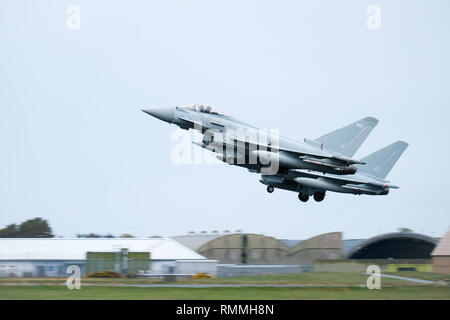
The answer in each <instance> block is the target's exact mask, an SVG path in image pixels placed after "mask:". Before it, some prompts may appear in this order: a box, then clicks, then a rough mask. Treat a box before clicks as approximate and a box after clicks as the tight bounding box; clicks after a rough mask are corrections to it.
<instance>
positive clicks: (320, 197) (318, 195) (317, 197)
mask: <svg viewBox="0 0 450 320" xmlns="http://www.w3.org/2000/svg"><path fill="white" fill-rule="evenodd" d="M323 199H325V193H322V192H316V193H314V200H316V201H317V202H320V201H322V200H323Z"/></svg>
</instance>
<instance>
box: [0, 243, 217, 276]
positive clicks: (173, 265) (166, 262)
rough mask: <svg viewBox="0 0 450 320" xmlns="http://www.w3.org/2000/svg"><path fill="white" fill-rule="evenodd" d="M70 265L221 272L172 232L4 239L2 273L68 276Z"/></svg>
mask: <svg viewBox="0 0 450 320" xmlns="http://www.w3.org/2000/svg"><path fill="white" fill-rule="evenodd" d="M70 265H77V266H79V267H80V269H81V273H82V275H85V274H86V273H91V272H98V271H107V270H108V271H116V272H119V273H122V274H136V273H142V272H143V273H153V274H167V273H169V274H195V273H198V272H207V273H211V274H215V272H216V261H212V260H208V259H207V258H205V257H204V256H202V255H200V254H198V253H197V252H195V251H193V250H191V249H189V248H187V247H185V246H183V245H182V244H180V243H178V242H176V241H175V240H172V239H170V238H74V239H68V238H45V239H44V238H37V239H36V238H33V239H31V238H29V239H17V238H14V239H6V238H4V239H0V276H4V277H5V276H6V277H14V276H18V277H35V276H37V277H66V276H67V274H66V270H67V267H68V266H70Z"/></svg>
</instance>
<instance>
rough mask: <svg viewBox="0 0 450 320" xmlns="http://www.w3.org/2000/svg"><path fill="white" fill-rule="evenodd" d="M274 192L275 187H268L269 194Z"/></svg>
mask: <svg viewBox="0 0 450 320" xmlns="http://www.w3.org/2000/svg"><path fill="white" fill-rule="evenodd" d="M274 190H275V188H274V187H272V186H267V192H268V193H272V192H273V191H274Z"/></svg>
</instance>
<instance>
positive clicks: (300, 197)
mask: <svg viewBox="0 0 450 320" xmlns="http://www.w3.org/2000/svg"><path fill="white" fill-rule="evenodd" d="M298 198H299V199H300V201H301V202H306V201H308V200H309V196H308V195H307V194H303V193H301V192H300V193H299V194H298Z"/></svg>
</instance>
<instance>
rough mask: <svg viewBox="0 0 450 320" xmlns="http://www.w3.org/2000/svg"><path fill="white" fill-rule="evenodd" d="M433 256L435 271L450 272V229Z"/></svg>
mask: <svg viewBox="0 0 450 320" xmlns="http://www.w3.org/2000/svg"><path fill="white" fill-rule="evenodd" d="M431 256H432V257H433V258H432V259H433V271H434V272H437V273H444V274H450V230H449V231H447V233H446V234H445V235H444V237H443V238H442V239H441V241H439V243H438V245H437V246H436V248H434V250H433V252H432V253H431Z"/></svg>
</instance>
